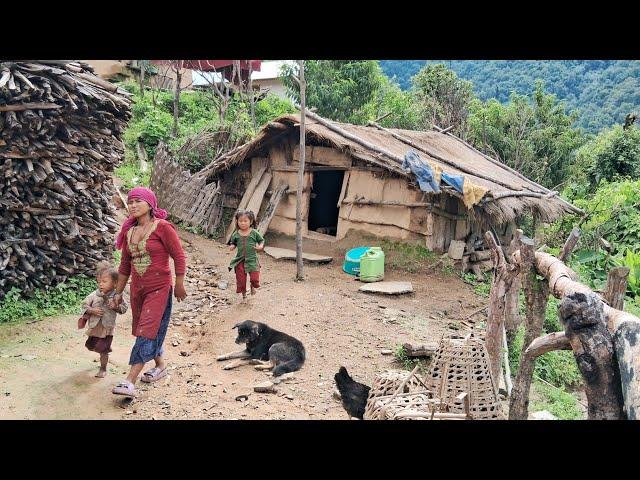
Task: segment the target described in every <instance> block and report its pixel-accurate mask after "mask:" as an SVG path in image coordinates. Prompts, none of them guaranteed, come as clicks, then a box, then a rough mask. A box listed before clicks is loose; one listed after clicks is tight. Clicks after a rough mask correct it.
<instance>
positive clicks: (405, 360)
mask: <svg viewBox="0 0 640 480" xmlns="http://www.w3.org/2000/svg"><path fill="white" fill-rule="evenodd" d="M393 355H394V357H395V361H396V362H398V363H399V364H400V365H402V368H404V369H405V370H409V371H411V370H413V369H414V368H416V365H420V368H419V369H418V372H419V373H420V374H421V375H426V373H427V368H428V361H426V360H420V359H419V358H411V357H408V356H407V352H406V350H405V349H404V347H403V346H402V345H398V347H397V348H396V351H395V352H394V354H393Z"/></svg>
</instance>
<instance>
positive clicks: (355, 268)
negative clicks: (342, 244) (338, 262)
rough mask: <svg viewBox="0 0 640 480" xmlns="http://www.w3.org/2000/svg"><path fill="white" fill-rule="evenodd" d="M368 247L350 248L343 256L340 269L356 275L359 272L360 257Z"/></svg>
mask: <svg viewBox="0 0 640 480" xmlns="http://www.w3.org/2000/svg"><path fill="white" fill-rule="evenodd" d="M367 250H369V247H357V248H352V249H351V250H349V251H348V252H347V254H346V255H345V256H344V264H343V265H342V270H344V271H345V272H346V273H348V274H349V275H358V274H359V273H360V257H362V255H364V254H365V253H366V252H367Z"/></svg>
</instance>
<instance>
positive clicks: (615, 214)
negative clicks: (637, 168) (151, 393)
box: [545, 180, 640, 295]
mask: <svg viewBox="0 0 640 480" xmlns="http://www.w3.org/2000/svg"><path fill="white" fill-rule="evenodd" d="M573 203H574V204H575V205H576V206H577V207H579V208H581V209H582V210H584V211H585V213H586V219H585V220H584V223H583V224H582V225H581V226H580V228H581V234H580V243H579V245H580V248H579V249H578V250H576V251H575V252H574V254H573V255H572V257H571V259H570V260H569V266H570V267H571V268H573V269H574V270H575V271H576V273H578V275H579V276H580V278H581V279H582V280H583V281H585V282H586V283H588V284H589V285H590V286H591V287H592V288H595V289H601V288H603V287H604V285H605V283H606V279H607V272H608V271H609V270H610V269H611V268H613V267H615V266H620V265H624V264H625V262H626V263H628V264H629V265H628V266H630V267H632V268H633V265H635V263H634V262H635V258H637V257H636V256H635V255H634V254H636V253H638V252H639V251H640V250H639V249H638V245H640V209H639V208H638V207H640V180H622V181H617V182H607V181H605V180H603V181H602V182H601V183H600V186H599V187H598V189H597V190H596V192H595V193H594V194H592V195H587V196H586V197H584V198H575V199H574V200H573ZM573 226H574V222H573V219H571V218H568V217H566V218H564V219H562V220H560V221H558V222H556V223H554V224H553V225H551V226H550V227H549V228H548V229H547V230H546V231H545V237H546V239H545V241H546V242H547V243H551V244H556V245H561V244H562V242H563V241H564V238H566V237H567V236H568V234H569V232H570V231H571V228H573ZM601 238H603V239H604V240H606V241H608V242H609V243H610V244H611V251H610V252H607V251H605V250H604V249H603V248H602V246H601V242H600V239H601ZM627 252H631V254H627ZM633 281H634V280H630V283H631V282H633ZM630 288H634V287H631V286H630ZM629 293H633V292H632V291H631V290H630V291H629ZM633 294H635V295H637V290H635V293H633Z"/></svg>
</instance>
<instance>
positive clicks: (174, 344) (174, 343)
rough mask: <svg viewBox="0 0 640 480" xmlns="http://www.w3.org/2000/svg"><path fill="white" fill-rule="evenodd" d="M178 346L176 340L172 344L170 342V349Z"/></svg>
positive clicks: (178, 343)
mask: <svg viewBox="0 0 640 480" xmlns="http://www.w3.org/2000/svg"><path fill="white" fill-rule="evenodd" d="M178 345H180V342H179V341H178V340H174V341H173V342H171V346H172V347H177V346H178Z"/></svg>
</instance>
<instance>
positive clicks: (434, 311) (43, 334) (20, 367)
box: [0, 231, 483, 419]
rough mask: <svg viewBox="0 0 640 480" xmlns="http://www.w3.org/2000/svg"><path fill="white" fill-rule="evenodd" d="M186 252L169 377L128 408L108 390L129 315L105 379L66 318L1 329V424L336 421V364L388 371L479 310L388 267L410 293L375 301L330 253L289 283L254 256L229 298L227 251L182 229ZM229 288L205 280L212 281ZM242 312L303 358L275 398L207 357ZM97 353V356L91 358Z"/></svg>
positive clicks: (452, 281) (368, 378) (285, 266)
mask: <svg viewBox="0 0 640 480" xmlns="http://www.w3.org/2000/svg"><path fill="white" fill-rule="evenodd" d="M180 236H181V238H182V239H183V241H184V244H185V249H186V250H187V252H188V256H189V266H190V271H189V275H188V277H189V282H190V283H189V284H188V286H187V290H188V293H189V297H188V298H187V300H186V301H185V302H183V303H181V304H176V303H174V313H173V316H172V324H171V326H170V328H169V332H168V334H167V339H166V341H165V350H166V356H167V359H168V362H169V365H170V375H168V376H167V377H166V378H165V379H163V380H161V381H159V382H157V383H156V384H152V385H150V386H147V385H145V384H142V383H138V385H139V390H140V395H139V397H138V398H137V399H136V400H135V401H134V402H132V403H130V402H127V401H123V400H122V399H120V398H118V397H115V396H114V395H112V394H111V393H110V390H111V388H112V386H113V384H114V383H115V382H116V381H117V380H118V379H120V378H122V377H124V375H123V373H124V372H126V371H127V370H128V366H127V362H128V356H129V351H130V348H131V345H132V343H133V337H132V336H131V334H130V325H131V317H130V314H127V315H124V316H122V317H120V318H121V320H120V322H119V325H118V327H117V333H116V336H115V338H114V342H113V350H114V352H113V353H112V355H111V365H110V367H109V374H108V376H107V378H105V379H97V378H94V377H93V375H94V374H95V372H96V371H97V368H98V364H97V363H95V362H94V354H92V353H91V352H88V351H87V350H86V349H85V348H84V340H85V338H86V337H84V332H82V331H78V330H76V328H75V323H76V316H61V317H53V318H48V319H45V320H42V321H40V322H36V323H31V324H25V323H22V324H20V325H15V326H3V327H1V328H0V419H8V418H14V419H45V418H54V419H63V418H65V419H66V418H68V419H112V418H127V419H134V418H140V419H151V418H155V419H180V418H191V419H204V418H206V419H285V418H286V419H346V418H347V416H346V413H345V412H344V410H343V409H342V407H341V405H340V404H339V403H338V402H337V401H336V400H334V399H333V398H332V392H333V389H334V382H333V375H334V374H335V373H336V372H337V371H338V368H339V367H340V365H344V366H346V367H347V369H348V370H349V372H350V373H351V374H352V375H353V376H354V377H355V378H356V379H357V380H359V381H362V382H364V383H367V384H371V382H372V380H373V378H374V375H375V374H376V373H377V372H380V371H382V370H384V369H387V368H398V367H399V366H398V364H397V363H395V362H394V357H393V356H388V355H382V354H381V350H382V349H387V348H388V349H393V350H395V348H396V346H397V345H398V344H401V343H403V342H405V341H412V342H426V341H437V340H438V339H439V338H440V336H441V335H442V333H444V332H445V331H447V330H448V326H447V324H449V323H450V322H452V321H456V320H459V319H460V318H464V317H465V316H466V315H467V314H469V313H471V312H472V311H474V310H476V309H477V308H478V307H479V306H481V305H482V303H483V300H482V299H481V298H479V297H477V296H476V295H475V294H474V293H473V292H472V291H471V290H470V288H469V287H468V286H466V285H465V284H464V283H463V282H462V281H461V280H460V279H459V278H458V277H456V276H455V275H444V276H443V275H440V274H424V273H422V274H408V273H406V272H401V271H388V272H387V276H386V277H387V278H386V279H387V280H411V281H412V282H413V286H414V290H415V293H414V294H413V295H412V296H403V297H397V298H396V297H379V296H372V295H367V294H363V293H360V292H358V291H357V289H358V287H359V286H360V285H361V284H360V283H359V282H357V281H354V280H353V278H352V277H350V276H348V275H346V274H345V273H343V272H342V271H341V268H340V266H341V261H340V259H339V258H338V257H336V258H335V260H334V263H333V264H330V265H325V266H306V268H305V274H306V281H304V282H295V281H294V280H293V277H294V273H295V263H293V262H279V261H275V260H273V259H271V258H269V257H268V256H266V255H262V256H261V262H262V280H263V281H262V284H263V288H261V289H260V290H259V293H258V295H257V296H256V297H255V298H253V299H251V300H250V302H249V303H248V304H245V305H242V304H238V303H237V302H238V299H237V298H236V297H237V295H236V294H235V293H234V292H235V288H234V285H235V283H234V278H233V274H232V272H231V273H229V272H227V268H226V266H227V264H228V262H229V260H230V256H229V255H230V254H229V253H228V252H227V250H226V247H224V246H223V245H221V244H219V243H217V242H214V241H210V240H207V239H203V238H201V237H198V236H196V235H192V234H190V233H188V232H184V231H181V232H180ZM221 279H222V280H226V281H227V282H228V285H229V287H228V288H227V289H225V290H221V289H219V288H217V287H216V285H217V284H218V283H217V282H218V280H221ZM245 319H251V320H258V321H263V322H265V323H267V324H269V325H270V326H272V327H274V328H277V329H279V330H283V331H285V332H287V333H289V334H291V335H293V336H295V337H297V338H299V339H300V340H302V342H303V343H304V344H305V347H306V350H307V361H306V363H305V365H304V367H303V368H302V370H301V371H299V372H296V375H295V378H294V379H293V380H291V381H289V382H287V383H286V384H281V385H280V386H279V392H278V393H277V394H260V393H255V392H253V389H252V388H251V386H252V385H253V384H254V383H257V382H260V381H263V380H265V379H267V378H268V377H267V374H265V373H263V372H259V371H256V370H255V369H254V368H253V367H252V366H246V367H241V368H239V369H236V370H230V371H225V370H222V365H223V363H221V362H216V361H215V357H216V356H217V355H219V354H221V353H226V352H229V351H235V350H238V349H239V348H238V345H236V344H235V343H234V338H235V335H234V334H235V330H233V331H232V328H231V327H232V326H233V325H234V324H235V323H236V322H239V321H242V320H245ZM96 357H97V355H96ZM240 395H247V397H248V399H247V400H244V398H241V399H240V400H237V399H236V398H237V397H239V396H240Z"/></svg>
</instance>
